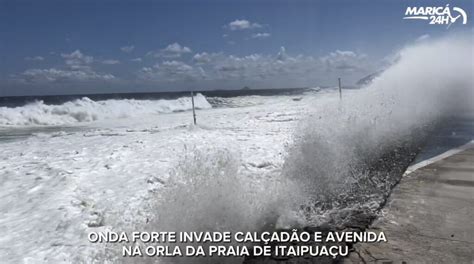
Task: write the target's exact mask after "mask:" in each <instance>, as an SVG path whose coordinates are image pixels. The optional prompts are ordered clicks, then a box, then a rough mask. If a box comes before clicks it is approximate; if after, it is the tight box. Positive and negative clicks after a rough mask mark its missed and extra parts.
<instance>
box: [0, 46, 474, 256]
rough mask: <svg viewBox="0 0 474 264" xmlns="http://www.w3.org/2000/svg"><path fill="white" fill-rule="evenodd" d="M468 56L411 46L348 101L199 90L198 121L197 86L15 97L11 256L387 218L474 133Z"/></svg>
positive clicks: (326, 93) (0, 202)
mask: <svg viewBox="0 0 474 264" xmlns="http://www.w3.org/2000/svg"><path fill="white" fill-rule="evenodd" d="M471 51H472V43H471V41H470V38H468V39H464V38H452V39H451V38H448V39H442V40H439V41H434V42H430V43H420V44H417V45H416V46H414V47H408V48H406V49H404V50H403V52H402V55H401V58H400V59H399V60H398V61H397V63H396V64H394V65H392V66H391V67H390V68H389V69H386V70H385V71H384V72H383V73H382V74H381V75H380V76H378V77H377V78H376V79H374V80H373V82H372V83H371V84H369V85H368V86H366V87H364V88H362V89H353V90H344V91H343V98H342V100H340V99H339V96H338V94H337V92H336V91H334V90H332V89H328V90H325V89H322V90H321V91H319V92H314V91H312V92H306V91H305V92H303V93H286V94H285V93H284V94H276V95H273V94H272V95H268V94H267V95H261V94H260V95H254V94H246V95H242V94H239V95H238V96H218V95H209V94H197V95H196V103H197V106H198V110H197V117H198V124H197V125H196V126H195V125H193V124H192V116H191V114H190V113H191V112H190V111H189V110H190V105H191V102H190V98H189V97H188V96H185V97H176V98H166V99H165V98H134V97H131V98H109V97H110V96H109V97H106V98H99V99H98V98H92V97H91V98H89V97H80V98H72V99H70V100H69V99H68V100H63V101H61V102H49V101H47V99H46V100H43V101H41V98H36V99H39V100H36V99H34V100H33V101H31V102H30V103H26V104H25V103H21V104H19V103H17V104H13V103H12V104H13V105H10V106H4V107H3V108H1V110H0V124H1V126H2V129H4V130H3V133H4V134H5V135H6V136H5V138H8V140H7V139H5V140H4V141H3V143H2V144H1V150H2V151H1V154H0V168H1V170H0V178H1V179H2V183H1V185H0V211H1V212H4V213H3V214H1V215H0V237H1V238H2V239H0V259H2V260H6V261H7V262H9V263H21V262H35V261H36V262H48V263H64V262H71V263H94V262H99V263H102V262H107V261H108V262H112V263H113V262H120V261H123V260H122V259H120V257H119V255H120V254H119V253H117V252H119V251H117V250H119V249H117V247H114V245H102V244H91V243H88V241H87V239H86V236H87V233H89V232H91V231H103V230H113V231H118V232H120V231H137V230H138V231H142V230H148V231H151V230H154V231H156V230H181V231H189V230H193V231H231V232H232V231H261V230H263V229H275V228H277V229H278V228H294V227H304V226H320V225H331V226H337V227H344V225H345V224H347V223H348V222H350V221H351V219H352V217H353V216H356V215H358V214H359V213H361V212H362V213H364V214H366V215H368V216H369V218H373V217H376V216H377V215H378V213H379V210H380V207H381V206H382V205H383V203H384V201H385V200H386V198H387V197H388V195H390V191H391V189H392V188H393V186H394V185H395V184H396V183H397V181H398V180H399V179H400V177H402V173H403V170H404V168H405V167H407V166H408V165H409V164H408V163H409V162H411V161H412V159H413V158H414V156H415V155H416V154H418V153H419V148H418V147H423V144H424V145H425V148H424V149H425V152H424V153H425V154H423V155H425V157H428V156H430V155H434V153H436V152H439V151H442V150H443V149H446V148H449V147H450V146H451V145H453V146H454V145H456V144H458V143H459V144H462V143H463V142H464V141H467V140H469V139H472V133H471V132H472V123H471V120H472V119H471V117H470V116H469V115H467V117H466V118H464V115H462V114H460V113H470V112H468V111H464V110H465V109H469V108H470V107H472V101H471V98H472V96H471V95H472V94H473V92H474V91H473V83H472V72H473V71H472V61H471V60H470V58H469V57H467V56H465V54H467V53H469V52H471ZM453 60H454V61H456V62H457V63H456V64H452V63H449V62H451V61H453ZM246 92H247V91H246ZM267 92H268V91H267ZM36 129H38V130H36ZM76 129H77V130H76ZM63 130H64V131H63ZM8 135H9V136H8ZM25 135H26V136H25ZM12 138H17V139H19V138H21V140H11V139H12ZM430 147H431V149H430ZM422 153H423V152H422ZM31 237H35V239H34V240H33V239H29V238H31ZM25 248H28V249H29V250H28V251H27V252H25V250H24V249H25ZM133 261H137V262H143V263H147V262H159V263H166V261H169V259H166V260H164V261H162V259H147V258H141V259H139V260H138V259H133ZM187 261H188V262H190V263H210V261H209V260H208V259H199V260H195V259H187ZM183 262H186V261H185V260H183ZM220 263H222V262H220Z"/></svg>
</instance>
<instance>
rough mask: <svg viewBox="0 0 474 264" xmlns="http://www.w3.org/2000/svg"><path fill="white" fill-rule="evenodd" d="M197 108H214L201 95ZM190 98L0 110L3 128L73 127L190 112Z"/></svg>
mask: <svg viewBox="0 0 474 264" xmlns="http://www.w3.org/2000/svg"><path fill="white" fill-rule="evenodd" d="M194 103H195V106H196V108H197V109H208V108H212V106H211V104H209V102H208V101H207V100H206V97H204V96H203V95H202V94H196V96H195V97H194ZM191 109H192V106H191V98H190V97H181V98H178V99H174V100H164V99H160V100H135V99H119V100H116V99H110V100H104V101H93V100H91V99H89V98H87V97H83V98H82V99H76V100H73V101H69V102H66V103H63V104H60V105H48V104H45V103H44V102H43V101H36V102H34V103H30V104H27V105H24V106H20V107H0V125H3V126H32V125H70V124H75V123H82V122H92V121H96V120H104V119H116V118H126V117H133V116H143V115H152V114H161V113H172V112H180V111H187V110H191Z"/></svg>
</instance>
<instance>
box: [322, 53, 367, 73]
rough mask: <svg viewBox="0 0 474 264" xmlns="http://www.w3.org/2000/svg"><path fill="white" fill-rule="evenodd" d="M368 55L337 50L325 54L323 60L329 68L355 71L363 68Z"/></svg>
mask: <svg viewBox="0 0 474 264" xmlns="http://www.w3.org/2000/svg"><path fill="white" fill-rule="evenodd" d="M365 59H366V55H365V54H357V53H355V52H353V51H340V50H336V51H334V52H331V53H329V55H327V56H324V57H322V58H321V60H322V61H323V62H324V63H325V65H326V67H327V69H328V70H343V71H355V70H360V69H363V68H364V66H365V64H366V61H365Z"/></svg>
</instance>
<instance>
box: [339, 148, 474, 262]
mask: <svg viewBox="0 0 474 264" xmlns="http://www.w3.org/2000/svg"><path fill="white" fill-rule="evenodd" d="M423 165H425V166H424V167H419V168H416V167H415V168H411V170H414V171H410V169H409V170H408V171H409V172H410V173H409V174H407V175H405V176H404V178H403V179H402V180H401V182H400V183H399V185H398V186H397V187H395V188H394V189H393V192H392V194H391V196H390V198H389V200H388V202H387V204H386V206H385V208H384V209H383V216H382V217H380V218H378V219H377V220H375V222H374V223H373V224H372V225H371V227H370V229H369V230H374V231H383V232H384V233H385V235H386V237H387V240H388V242H387V243H375V244H362V243H360V244H356V245H355V246H354V248H355V251H354V252H353V253H351V254H350V256H349V258H346V259H345V260H344V263H474V262H473V261H474V222H473V219H474V144H473V143H472V142H471V143H470V144H467V145H465V146H464V147H463V148H462V149H459V150H453V151H451V152H450V153H446V154H444V155H441V156H439V157H438V158H435V159H432V160H430V161H425V164H423Z"/></svg>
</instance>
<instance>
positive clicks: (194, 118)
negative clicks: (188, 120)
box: [191, 91, 196, 125]
mask: <svg viewBox="0 0 474 264" xmlns="http://www.w3.org/2000/svg"><path fill="white" fill-rule="evenodd" d="M191 103H192V105H193V120H194V125H196V111H195V110H194V93H193V91H191Z"/></svg>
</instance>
